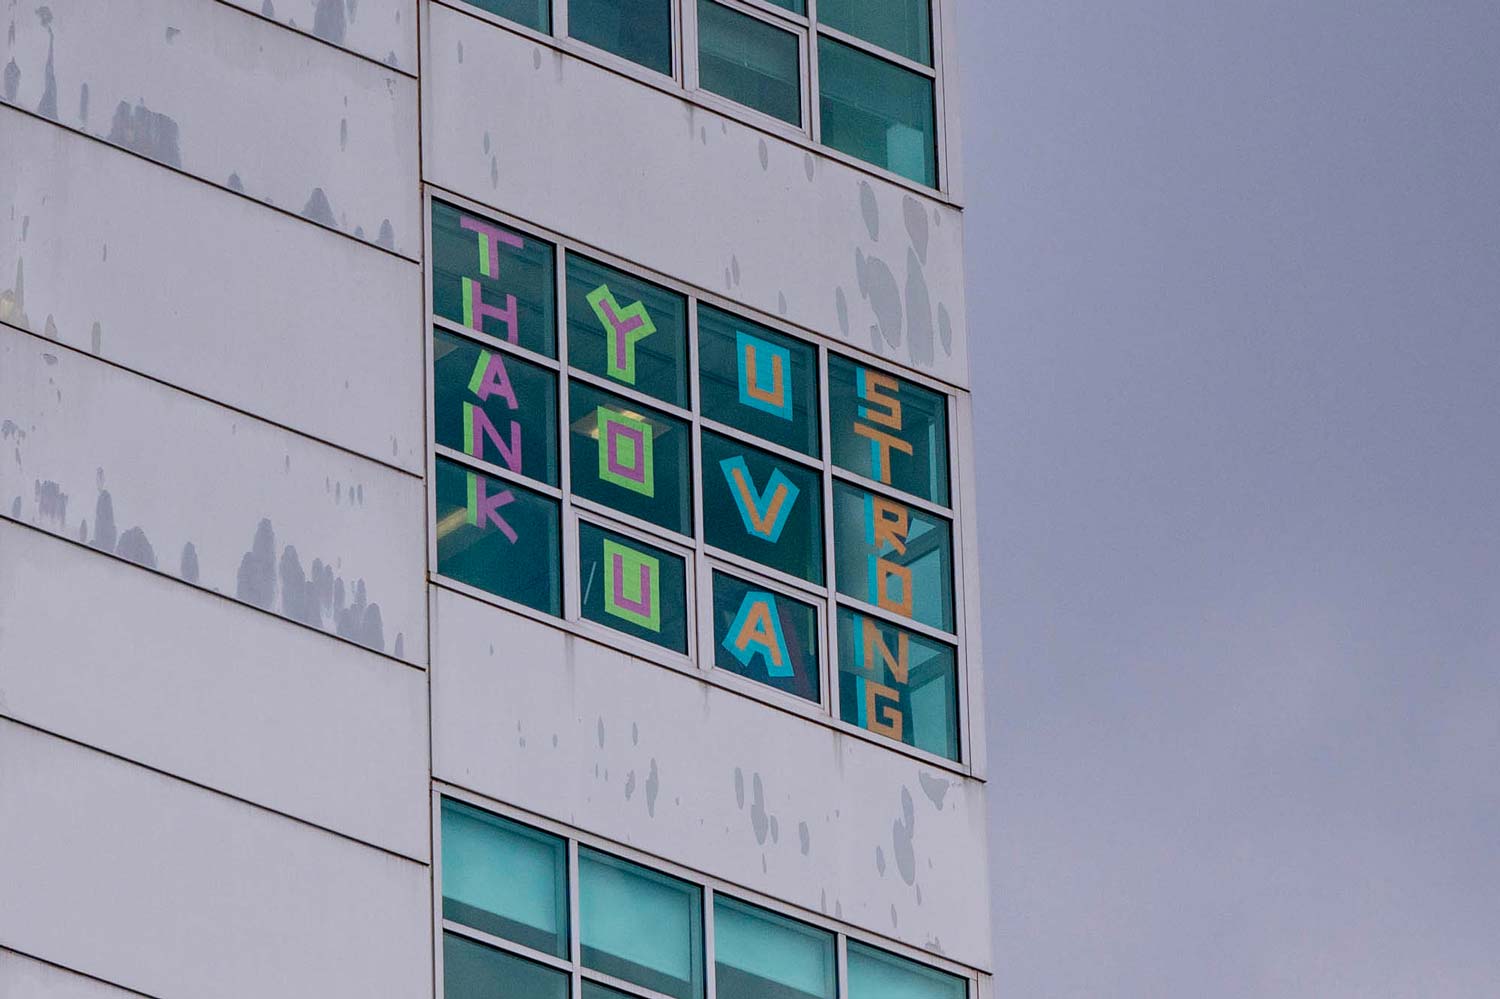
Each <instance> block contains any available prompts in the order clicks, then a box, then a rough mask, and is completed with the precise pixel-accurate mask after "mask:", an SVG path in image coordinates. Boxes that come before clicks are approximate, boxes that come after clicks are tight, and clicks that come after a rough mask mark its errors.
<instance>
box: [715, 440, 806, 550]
mask: <svg viewBox="0 0 1500 999" xmlns="http://www.w3.org/2000/svg"><path fill="white" fill-rule="evenodd" d="M719 468H720V470H721V471H723V473H724V478H725V479H726V480H727V481H728V482H729V494H730V495H731V496H733V497H734V505H735V506H736V507H738V508H739V511H740V519H741V520H743V521H744V523H745V530H746V531H748V532H749V533H750V534H751V535H752V536H753V537H757V538H760V539H761V540H762V541H769V542H771V543H772V544H775V543H776V542H777V541H779V540H781V532H782V530H783V529H784V528H785V527H786V522H787V518H788V517H790V516H791V514H792V506H793V504H795V503H796V502H797V494H798V492H799V490H798V489H797V487H796V486H795V485H794V484H793V483H792V480H791V479H789V478H787V477H786V473H785V472H783V471H782V470H781V469H779V468H778V469H775V470H774V471H772V472H771V478H770V481H769V482H767V483H766V488H765V489H764V490H763V491H762V490H757V489H756V488H755V484H754V483H753V482H751V481H750V468H749V466H747V465H746V464H745V459H744V458H743V457H740V456H736V457H734V458H725V459H724V460H723V461H721V462H719Z"/></svg>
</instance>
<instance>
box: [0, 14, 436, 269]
mask: <svg viewBox="0 0 1500 999" xmlns="http://www.w3.org/2000/svg"><path fill="white" fill-rule="evenodd" d="M11 14H12V17H13V20H12V21H11V24H12V25H13V27H14V40H13V41H12V42H11V43H10V46H9V53H8V58H9V62H8V63H7V66H6V69H5V81H4V96H5V101H6V103H9V104H13V105H15V106H17V107H21V108H24V109H26V110H27V111H32V112H35V113H36V114H39V115H41V116H42V117H44V118H49V119H51V120H53V121H55V122H57V123H58V124H60V125H63V126H65V127H67V128H71V129H75V130H77V131H80V132H83V133H85V134H87V135H91V136H94V137H96V138H98V139H102V140H104V141H105V142H109V143H113V144H114V145H118V146H121V147H123V148H125V149H129V150H131V151H133V152H135V153H138V154H140V155H141V156H145V157H147V158H148V159H152V160H156V161H158V162H160V163H164V164H166V165H168V166H171V167H175V168H177V169H180V170H183V171H185V172H187V173H190V174H192V175H194V176H196V177H200V178H202V179H204V180H206V181H208V182H209V183H212V184H217V185H220V186H223V187H226V188H229V189H231V190H234V191H238V192H241V193H243V194H245V195H247V196H248V197H251V198H254V199H256V200H258V201H264V202H266V203H268V204H272V205H276V206H279V207H281V208H283V209H286V210H288V211H291V212H294V213H297V214H299V215H302V216H303V217H305V218H308V219H310V220H312V221H314V222H317V223H319V224H320V225H325V226H328V227H329V228H333V229H337V230H339V231H341V232H345V233H348V234H350V235H353V236H356V237H358V238H360V239H364V240H367V241H369V242H371V243H375V244H378V245H380V246H384V247H386V248H387V249H390V250H393V251H395V252H397V253H401V254H404V255H406V256H408V257H411V258H413V259H416V258H417V257H419V256H420V254H421V248H422V234H421V231H420V221H419V220H420V218H421V215H420V211H419V205H418V203H417V201H416V199H415V198H414V197H413V196H412V192H413V191H414V190H415V189H416V184H417V145H416V134H417V85H416V81H415V80H413V79H412V78H411V77H408V76H405V75H403V74H400V73H396V72H393V71H392V70H391V69H389V68H387V67H384V66H381V65H378V64H376V63H372V62H370V61H368V60H366V59H360V58H356V57H354V56H351V55H349V54H348V53H345V52H341V51H339V50H337V49H335V48H332V47H330V46H328V45H323V44H321V43H319V42H318V41H316V40H314V39H312V38H308V37H304V36H301V35H298V34H296V33H293V32H289V31H287V30H286V29H284V28H281V27H278V26H277V25H275V24H272V23H270V22H268V21H265V20H263V19H261V18H258V17H252V16H250V15H247V14H245V13H244V12H243V11H240V10H236V9H234V8H232V7H229V6H226V5H224V4H222V3H205V2H204V0H110V2H109V3H104V4H101V3H97V2H91V0H51V2H50V3H49V4H47V5H45V6H42V7H39V8H35V9H28V10H26V11H25V12H24V13H23V12H22V11H21V10H19V9H13V10H12V11H11ZM176 224H178V225H182V224H191V222H190V220H187V219H179V220H178V221H177V223H176Z"/></svg>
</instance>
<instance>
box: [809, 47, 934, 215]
mask: <svg viewBox="0 0 1500 999" xmlns="http://www.w3.org/2000/svg"><path fill="white" fill-rule="evenodd" d="M818 86H819V87H820V88H821V91H820V94H819V100H820V104H819V107H820V109H821V115H822V126H823V142H824V144H825V145H829V146H832V147H833V148H834V149H837V150H839V151H840V152H845V153H848V154H849V155H850V156H855V157H858V158H859V159H862V160H864V161H865V162H867V163H873V164H875V165H876V166H880V167H884V168H885V169H887V170H889V171H891V172H892V173H897V174H900V175H901V176H903V177H905V178H907V179H908V180H914V181H916V182H917V183H919V184H925V185H927V186H928V187H936V186H937V111H936V108H935V105H934V103H933V101H934V96H933V82H932V77H930V76H924V75H922V74H920V73H916V72H913V71H912V70H910V69H907V68H905V67H903V66H900V65H898V64H896V63H893V62H889V61H887V60H885V59H882V58H880V57H879V56H876V55H872V54H871V53H869V52H866V51H864V50H863V49H857V48H855V47H854V46H852V45H846V44H844V43H843V42H838V41H834V40H833V39H832V38H828V37H822V38H819V39H818Z"/></svg>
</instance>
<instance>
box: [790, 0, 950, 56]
mask: <svg viewBox="0 0 1500 999" xmlns="http://www.w3.org/2000/svg"><path fill="white" fill-rule="evenodd" d="M818 20H820V21H822V22H823V23H824V24H825V25H827V26H828V27H830V28H837V29H838V30H840V31H842V32H845V33H847V34H850V35H853V36H855V37H856V38H862V39H864V40H865V41H867V42H870V43H871V44H874V45H879V46H880V47H881V48H883V49H887V50H889V51H891V52H894V53H896V54H897V55H899V56H905V57H906V58H908V59H910V60H912V61H913V62H919V63H922V64H923V65H926V66H931V65H932V10H931V9H930V7H929V5H928V0H877V2H874V3H872V2H871V0H818Z"/></svg>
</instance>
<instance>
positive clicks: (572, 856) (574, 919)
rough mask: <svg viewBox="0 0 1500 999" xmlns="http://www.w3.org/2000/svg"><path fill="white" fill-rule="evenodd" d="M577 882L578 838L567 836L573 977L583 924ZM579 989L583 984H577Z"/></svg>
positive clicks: (579, 956)
mask: <svg viewBox="0 0 1500 999" xmlns="http://www.w3.org/2000/svg"><path fill="white" fill-rule="evenodd" d="M580 887H581V886H580V885H579V883H578V840H576V839H575V838H573V837H572V836H569V837H568V956H569V959H570V960H572V962H573V969H574V971H573V977H574V978H575V979H577V978H578V969H580V968H582V967H583V926H582V925H581V924H580V922H579V918H578V898H579V895H580V894H581V892H580ZM578 988H579V990H580V991H581V990H582V988H583V986H582V985H581V984H580V985H579V986H578Z"/></svg>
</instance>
